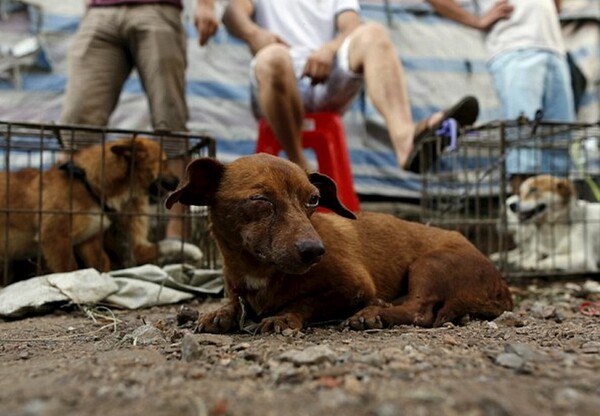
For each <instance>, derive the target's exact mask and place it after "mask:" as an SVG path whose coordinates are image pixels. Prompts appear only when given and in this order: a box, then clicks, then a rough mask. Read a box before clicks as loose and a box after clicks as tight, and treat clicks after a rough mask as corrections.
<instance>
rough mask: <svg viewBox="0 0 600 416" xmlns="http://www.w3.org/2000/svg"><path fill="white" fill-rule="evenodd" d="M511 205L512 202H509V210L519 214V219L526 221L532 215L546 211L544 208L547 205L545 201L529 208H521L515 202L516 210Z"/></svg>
mask: <svg viewBox="0 0 600 416" xmlns="http://www.w3.org/2000/svg"><path fill="white" fill-rule="evenodd" d="M512 205H513V204H511V207H510V209H511V211H513V212H515V213H517V214H518V215H519V221H528V220H530V219H531V218H533V217H534V216H536V215H538V214H541V213H542V212H544V211H546V208H547V207H548V206H547V205H546V204H545V203H541V204H538V205H536V206H535V207H533V208H531V209H528V210H521V208H520V207H519V205H518V204H515V205H517V207H516V210H515V209H513V207H512Z"/></svg>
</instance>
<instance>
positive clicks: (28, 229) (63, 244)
mask: <svg viewBox="0 0 600 416" xmlns="http://www.w3.org/2000/svg"><path fill="white" fill-rule="evenodd" d="M178 182H179V179H178V177H177V176H176V175H174V174H173V173H172V172H171V171H170V170H169V168H168V164H167V156H166V154H165V153H164V152H163V151H162V150H161V149H160V145H159V144H158V143H157V142H155V141H153V140H151V139H147V138H135V139H120V140H115V141H109V142H106V143H105V144H97V145H92V146H89V147H86V148H84V149H81V150H79V151H77V152H75V153H73V155H72V157H71V158H70V160H69V161H68V162H66V163H62V164H60V165H55V166H53V167H51V168H50V169H48V170H46V171H44V172H41V171H40V170H37V169H32V168H27V169H24V170H21V171H17V172H10V173H6V172H0V209H2V210H5V212H6V214H4V217H3V218H0V237H1V238H2V240H1V241H2V243H0V261H4V262H7V261H13V260H22V259H28V258H35V257H36V255H37V253H38V250H40V249H41V254H42V257H43V259H44V261H45V266H46V268H47V269H48V270H49V271H51V272H67V271H72V270H76V269H78V268H80V267H94V268H96V269H98V270H100V271H108V270H110V268H111V263H110V259H109V257H108V255H107V253H106V251H105V247H104V235H103V233H104V232H105V230H106V229H107V228H108V227H109V225H110V224H111V223H112V222H115V221H118V226H119V227H120V228H121V235H123V236H124V237H125V238H126V239H127V240H128V244H129V246H130V248H131V250H132V252H133V257H134V259H135V262H136V263H137V264H144V263H149V262H156V261H157V260H158V261H159V262H160V260H161V257H165V256H167V257H168V256H172V253H171V252H172V251H173V250H177V251H179V252H182V254H183V255H184V256H186V257H187V258H192V259H196V260H198V258H201V256H202V253H200V250H199V249H198V248H197V247H195V246H193V245H191V244H185V243H180V244H179V245H178V246H177V247H176V248H174V247H173V246H172V244H171V242H169V241H167V242H166V244H162V243H163V242H160V243H151V242H149V241H148V232H149V218H148V214H149V195H150V192H151V190H152V189H158V188H159V187H162V188H164V189H166V190H173V189H175V188H176V187H177V184H178ZM182 244H183V245H182Z"/></svg>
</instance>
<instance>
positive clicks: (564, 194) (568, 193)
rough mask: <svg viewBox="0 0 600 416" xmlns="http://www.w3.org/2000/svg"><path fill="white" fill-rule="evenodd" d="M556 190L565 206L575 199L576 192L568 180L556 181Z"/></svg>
mask: <svg viewBox="0 0 600 416" xmlns="http://www.w3.org/2000/svg"><path fill="white" fill-rule="evenodd" d="M556 181H557V182H556V190H557V191H558V194H559V195H560V197H561V198H562V200H563V202H564V203H565V204H567V203H569V202H570V201H573V200H575V199H577V191H576V190H575V187H574V186H573V184H572V183H571V182H570V181H569V180H568V179H556Z"/></svg>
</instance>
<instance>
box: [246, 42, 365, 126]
mask: <svg viewBox="0 0 600 416" xmlns="http://www.w3.org/2000/svg"><path fill="white" fill-rule="evenodd" d="M350 39H351V36H348V37H347V38H346V39H345V40H344V42H343V43H342V46H340V48H339V50H338V51H337V55H336V58H335V62H334V66H333V69H332V70H331V74H330V75H329V78H327V81H325V82H324V83H322V84H317V85H311V80H310V78H307V77H301V71H302V68H303V67H304V63H305V62H306V58H304V59H297V58H295V57H294V53H293V51H291V50H290V55H291V56H292V60H293V62H294V68H295V71H296V80H297V85H298V90H299V91H300V96H301V97H302V102H303V103H304V109H305V111H306V112H308V113H315V112H320V111H334V112H338V113H343V112H344V111H345V110H346V109H347V108H348V106H349V105H350V104H351V103H352V100H353V99H354V97H356V95H357V94H358V92H359V91H360V89H361V88H362V86H363V77H362V75H360V74H357V73H354V72H352V71H351V70H350V61H349V58H348V50H349V47H350ZM255 66H256V60H255V59H252V61H251V62H250V96H251V100H252V103H251V104H252V110H253V112H254V115H255V116H256V117H257V118H260V117H261V116H262V112H261V110H260V106H259V103H258V89H259V87H258V81H257V80H256V74H255Z"/></svg>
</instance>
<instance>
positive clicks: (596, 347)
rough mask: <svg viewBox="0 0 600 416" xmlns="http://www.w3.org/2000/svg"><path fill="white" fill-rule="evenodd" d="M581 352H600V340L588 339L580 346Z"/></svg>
mask: <svg viewBox="0 0 600 416" xmlns="http://www.w3.org/2000/svg"><path fill="white" fill-rule="evenodd" d="M581 352H583V353H584V354H596V353H598V352H600V342H598V341H588V342H585V343H584V344H583V345H582V346H581Z"/></svg>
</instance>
